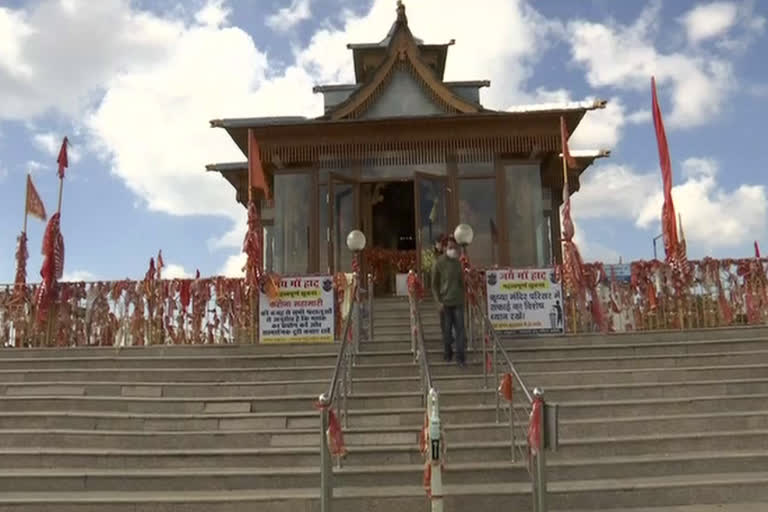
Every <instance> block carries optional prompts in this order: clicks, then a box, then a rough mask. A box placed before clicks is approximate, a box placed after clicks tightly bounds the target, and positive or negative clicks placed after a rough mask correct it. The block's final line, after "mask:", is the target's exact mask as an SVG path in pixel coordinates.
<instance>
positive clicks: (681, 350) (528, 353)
mask: <svg viewBox="0 0 768 512" xmlns="http://www.w3.org/2000/svg"><path fill="white" fill-rule="evenodd" d="M428 334H431V336H429V337H428V341H426V346H427V349H428V350H430V351H432V352H435V353H439V352H440V351H441V350H442V341H441V340H440V337H439V329H437V328H436V329H433V330H432V332H431V333H428ZM408 336H409V335H408V330H407V329H406V330H405V332H404V334H403V335H402V336H401V337H400V338H399V339H397V340H396V341H390V340H389V339H387V340H386V341H385V340H384V339H377V340H376V341H373V342H365V343H362V344H361V345H360V350H361V352H364V353H368V352H377V351H397V350H404V349H405V350H408V349H410V343H411V342H410V338H409V337H408ZM404 347H405V348H404ZM474 347H475V348H476V350H478V351H482V345H481V344H480V341H479V340H476V343H475V345H474ZM504 347H505V348H506V350H507V353H508V354H509V356H510V357H511V359H512V360H513V361H517V360H518V359H520V358H526V359H530V358H532V357H533V358H538V357H547V358H563V359H564V358H573V357H578V358H583V357H605V356H632V355H654V354H682V355H684V354H697V353H708V352H739V351H756V350H757V351H759V350H765V349H766V347H768V340H766V339H763V338H736V339H729V340H679V341H667V342H658V343H625V344H614V343H610V344H609V343H604V344H600V345H589V344H586V345H574V344H570V343H565V344H558V345H549V346H544V347H539V346H538V345H536V342H535V341H531V342H530V343H529V344H527V345H524V344H520V343H511V342H509V341H506V342H504ZM489 350H492V348H491V347H489Z"/></svg>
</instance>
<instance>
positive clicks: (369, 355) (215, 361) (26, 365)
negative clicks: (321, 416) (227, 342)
mask: <svg viewBox="0 0 768 512" xmlns="http://www.w3.org/2000/svg"><path fill="white" fill-rule="evenodd" d="M337 357H338V347H336V346H329V348H328V349H327V350H326V351H324V352H321V353H312V354H306V353H301V354H294V353H290V352H284V353H275V354H257V355H250V354H249V355H229V356H216V357H208V356H202V355H189V356H159V357H155V356H141V357H134V356H122V355H113V356H99V357H96V356H89V357H74V356H73V357H65V356H58V357H39V358H32V357H28V358H0V369H15V370H26V369H42V368H61V367H63V366H66V365H71V366H77V367H80V368H102V369H107V368H120V367H142V368H148V367H163V368H174V367H176V368H190V369H191V368H263V367H274V366H282V367H287V366H290V367H300V366H312V365H329V366H330V365H333V364H335V362H336V359H337ZM412 359H413V356H412V355H411V354H410V351H407V350H401V351H397V352H384V351H379V352H366V353H364V354H360V356H359V361H360V362H361V363H370V364H382V363H407V362H410V361H412Z"/></svg>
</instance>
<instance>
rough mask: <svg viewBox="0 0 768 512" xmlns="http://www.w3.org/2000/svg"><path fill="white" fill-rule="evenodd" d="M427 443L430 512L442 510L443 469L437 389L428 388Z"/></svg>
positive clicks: (440, 511) (441, 511)
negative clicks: (429, 474)
mask: <svg viewBox="0 0 768 512" xmlns="http://www.w3.org/2000/svg"><path fill="white" fill-rule="evenodd" d="M429 403H430V411H429V412H430V414H429V444H430V447H429V448H430V461H429V463H430V464H431V466H432V468H431V469H432V471H431V474H432V477H431V479H430V482H429V483H430V489H431V493H430V496H429V501H430V505H431V510H432V512H443V469H442V451H443V447H442V443H443V439H441V428H440V408H439V405H438V395H437V390H435V389H434V388H433V389H430V390H429Z"/></svg>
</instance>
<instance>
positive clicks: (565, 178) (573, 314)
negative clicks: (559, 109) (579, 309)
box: [563, 141, 578, 334]
mask: <svg viewBox="0 0 768 512" xmlns="http://www.w3.org/2000/svg"><path fill="white" fill-rule="evenodd" d="M563 144H565V141H563ZM563 188H565V189H567V188H568V161H567V159H566V158H565V152H563ZM568 195H569V196H570V194H568ZM563 255H565V252H563ZM571 293H573V290H571ZM570 303H571V329H572V330H573V333H574V334H575V333H576V330H577V326H578V323H577V320H576V303H575V298H574V296H571V300H570Z"/></svg>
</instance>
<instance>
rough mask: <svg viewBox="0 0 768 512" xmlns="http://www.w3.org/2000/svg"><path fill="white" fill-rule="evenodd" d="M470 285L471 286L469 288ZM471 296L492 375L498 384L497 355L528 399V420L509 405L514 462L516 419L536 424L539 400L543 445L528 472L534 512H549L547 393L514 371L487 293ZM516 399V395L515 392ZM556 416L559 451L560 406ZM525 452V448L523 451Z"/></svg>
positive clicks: (498, 396)
mask: <svg viewBox="0 0 768 512" xmlns="http://www.w3.org/2000/svg"><path fill="white" fill-rule="evenodd" d="M466 272H467V274H469V273H470V272H471V270H469V269H468V270H467V271H466ZM466 282H470V283H471V282H472V280H471V279H467V281H466ZM470 286H471V285H470ZM471 294H472V295H473V296H474V299H475V300H471V299H472V297H470V300H469V303H470V311H472V310H474V312H475V315H476V317H477V318H479V319H480V322H481V327H482V330H481V336H482V337H483V338H485V336H486V334H487V336H488V338H489V340H490V341H491V347H490V348H491V349H492V354H493V355H492V368H493V374H494V382H496V383H499V382H500V381H499V365H498V357H497V354H498V353H501V356H502V358H503V361H504V362H506V364H507V367H508V368H509V374H510V375H512V378H513V379H514V381H513V382H512V388H513V389H514V388H515V383H516V384H517V385H518V386H519V387H520V389H522V391H523V394H524V395H525V398H526V400H527V404H526V405H527V407H525V410H526V413H527V416H528V418H527V419H521V418H520V417H518V416H517V413H516V412H515V407H514V404H513V403H511V402H510V403H509V413H508V419H509V432H510V454H511V456H512V461H513V462H514V461H515V460H516V446H517V443H516V439H515V437H516V436H515V420H517V423H518V424H523V425H527V424H529V422H531V423H532V422H533V409H534V407H536V406H535V405H534V403H535V402H536V401H537V400H539V401H540V403H539V404H538V405H539V406H540V407H541V408H542V410H541V411H540V416H539V422H540V423H539V425H538V428H539V432H540V435H541V439H540V443H541V447H540V449H539V451H538V454H536V455H535V456H532V457H531V460H530V466H529V472H530V475H531V485H532V490H533V493H532V494H533V510H534V511H535V512H546V510H547V499H546V496H547V476H546V456H545V447H544V445H545V443H546V441H545V439H544V438H545V437H546V436H545V424H547V423H548V421H547V420H545V416H546V413H545V411H546V406H545V405H544V400H543V397H544V391H543V390H541V389H540V388H535V389H534V390H533V393H531V392H530V391H529V390H528V386H527V385H526V383H525V381H524V380H523V378H522V376H521V375H520V373H519V372H518V371H517V368H515V364H514V363H513V362H512V358H511V357H510V356H509V353H508V352H507V350H506V348H505V347H504V344H503V343H502V342H501V340H500V339H499V336H498V333H497V332H496V329H495V328H494V327H493V324H492V323H491V320H490V318H489V317H488V313H487V311H486V310H485V308H484V307H483V305H484V303H483V298H484V294H483V293H482V290H478V289H473V290H471ZM481 343H482V346H483V381H484V387H485V388H486V389H487V388H488V368H487V365H486V358H487V349H488V347H487V346H486V345H487V344H486V340H485V339H482V340H481ZM513 396H514V392H513ZM552 410H553V411H554V414H553V415H552V418H553V421H554V423H553V424H552V425H550V426H549V427H550V428H554V430H555V433H554V435H553V436H552V438H553V439H555V441H554V442H553V445H554V446H552V447H551V448H552V449H556V443H557V441H556V438H557V434H556V430H557V406H553V409H552ZM500 412H501V390H499V392H497V393H496V422H497V423H499V422H500V421H501V415H500ZM521 451H522V449H521Z"/></svg>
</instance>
